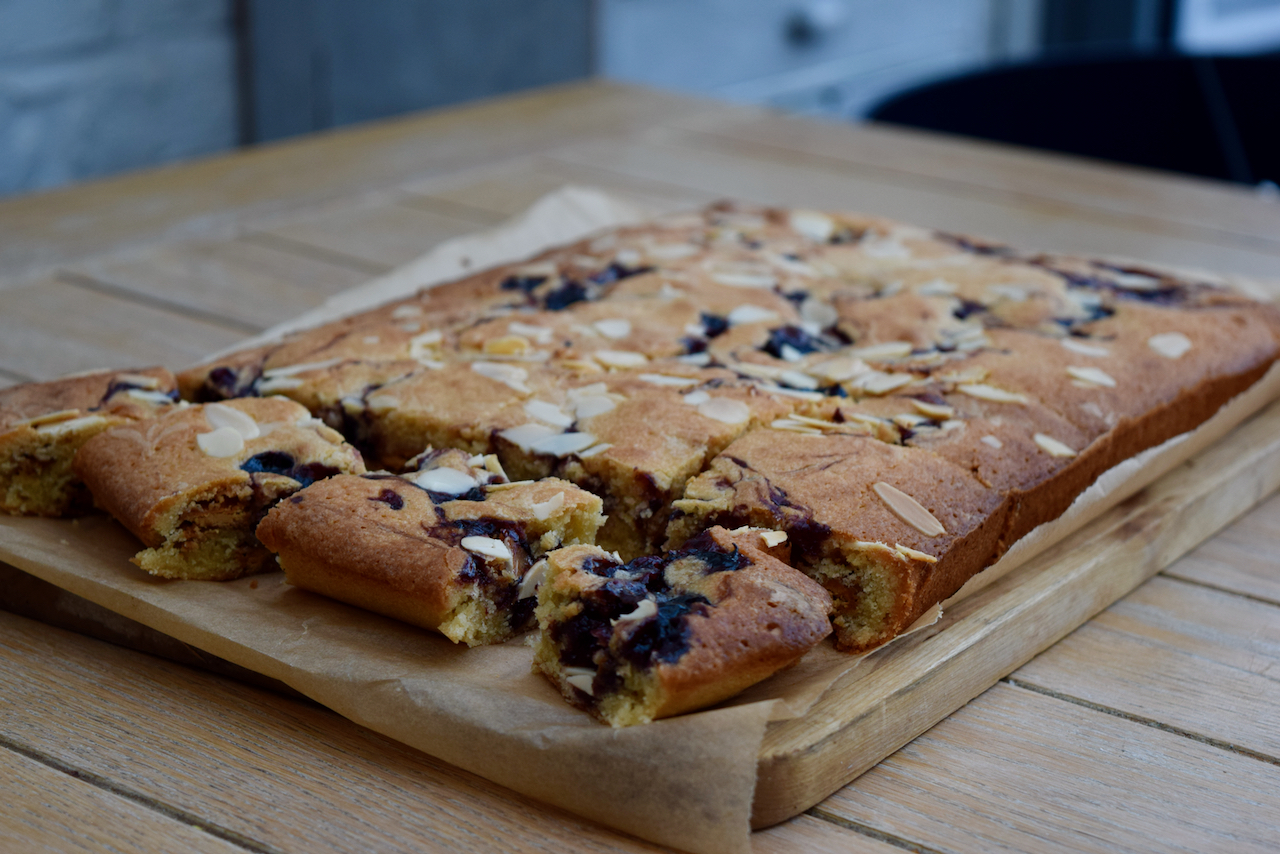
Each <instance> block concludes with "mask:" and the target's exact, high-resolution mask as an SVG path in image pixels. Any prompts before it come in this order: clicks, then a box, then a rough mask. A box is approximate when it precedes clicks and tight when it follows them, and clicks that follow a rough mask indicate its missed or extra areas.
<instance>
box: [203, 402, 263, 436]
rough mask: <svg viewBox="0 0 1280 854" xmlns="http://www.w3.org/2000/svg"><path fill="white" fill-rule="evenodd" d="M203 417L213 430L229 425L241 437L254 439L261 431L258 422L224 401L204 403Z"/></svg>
mask: <svg viewBox="0 0 1280 854" xmlns="http://www.w3.org/2000/svg"><path fill="white" fill-rule="evenodd" d="M204 418H205V420H206V421H208V422H209V426H210V427H212V428H213V429H214V430H218V429H220V428H223V427H229V428H231V429H232V430H235V431H236V432H237V433H239V434H240V436H241V438H243V439H256V438H258V436H259V435H260V434H261V433H262V431H261V430H260V429H259V428H258V422H256V421H254V420H253V419H252V418H250V417H249V416H248V415H246V414H245V413H243V412H241V411H240V410H239V409H236V408H235V407H234V406H227V405H226V404H225V403H206V404H205V406H204Z"/></svg>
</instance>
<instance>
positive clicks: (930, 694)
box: [752, 402, 1280, 828]
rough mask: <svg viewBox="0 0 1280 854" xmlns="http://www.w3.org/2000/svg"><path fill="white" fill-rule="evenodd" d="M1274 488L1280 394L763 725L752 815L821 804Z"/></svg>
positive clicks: (778, 814)
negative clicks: (806, 705)
mask: <svg viewBox="0 0 1280 854" xmlns="http://www.w3.org/2000/svg"><path fill="white" fill-rule="evenodd" d="M1277 487H1280V402H1274V403H1272V404H1271V405H1270V406H1268V407H1267V408H1265V409H1263V410H1262V411H1261V412H1259V413H1258V414H1256V415H1254V416H1253V417H1252V418H1250V419H1249V420H1248V421H1246V422H1244V423H1243V424H1241V425H1240V426H1239V427H1238V428H1236V429H1235V430H1234V431H1232V432H1231V433H1230V434H1229V435H1228V436H1227V437H1226V438H1225V439H1223V440H1222V441H1220V442H1218V443H1217V444H1215V445H1213V446H1212V447H1210V448H1209V449H1208V450H1205V451H1203V452H1201V453H1200V454H1198V455H1196V456H1194V457H1192V458H1191V459H1190V460H1188V461H1186V462H1184V463H1182V464H1180V465H1179V466H1178V467H1177V468H1175V469H1174V470H1173V471H1171V472H1169V473H1168V474H1166V475H1165V476H1164V477H1162V478H1160V479H1159V480H1157V481H1156V482H1155V483H1153V484H1152V485H1150V486H1148V487H1147V488H1145V489H1143V490H1141V491H1140V492H1138V493H1137V494H1136V495H1134V496H1132V497H1131V498H1129V499H1128V500H1126V501H1124V502H1123V503H1121V504H1120V505H1119V506H1117V507H1115V508H1114V509H1112V510H1110V511H1109V512H1107V513H1105V514H1103V515H1102V516H1101V517H1099V518H1098V519H1096V520H1094V521H1093V522H1091V523H1090V524H1088V525H1086V526H1085V527H1083V528H1081V529H1080V530H1079V531H1077V532H1076V533H1075V534H1073V535H1071V536H1070V537H1068V538H1067V539H1066V540H1064V541H1063V542H1060V543H1059V544H1058V545H1056V546H1054V547H1052V548H1050V549H1049V550H1048V551H1046V552H1044V553H1042V554H1040V555H1039V556H1037V557H1036V558H1033V559H1032V560H1031V561H1029V562H1028V563H1026V564H1024V565H1022V566H1021V567H1019V568H1018V569H1016V570H1014V571H1013V572H1011V573H1009V574H1008V575H1006V576H1005V577H1003V578H1001V579H1000V580H999V581H996V582H994V583H993V584H991V585H990V586H988V587H986V588H984V589H982V590H981V591H979V592H978V593H976V594H975V595H973V596H972V597H970V598H967V599H965V600H964V601H962V602H960V603H959V604H958V605H957V606H956V607H955V608H954V609H952V610H951V611H949V612H948V613H945V614H944V615H943V617H942V619H941V620H939V621H938V622H937V623H935V624H934V625H932V626H930V627H928V628H927V629H924V630H921V631H919V632H916V633H915V634H913V635H911V636H909V637H906V638H902V639H900V640H899V641H898V642H895V643H894V644H893V645H891V646H889V647H886V648H884V649H882V650H880V651H878V652H876V653H873V654H872V655H870V656H869V657H868V658H867V659H866V660H865V662H864V664H865V665H866V666H862V667H859V668H857V669H856V670H854V671H853V672H851V673H850V674H848V675H847V677H845V678H844V679H842V680H840V681H839V682H837V683H836V684H835V685H834V686H833V687H832V688H831V689H829V690H828V691H827V692H826V693H825V694H824V695H823V696H822V698H821V699H820V700H819V701H818V702H817V703H816V704H815V705H814V706H813V707H812V708H811V709H810V710H809V711H808V713H806V714H805V715H804V716H803V717H800V718H796V719H794V720H788V721H780V722H776V723H772V724H770V725H769V729H768V731H767V733H766V735H765V739H764V743H763V745H762V747H761V750H760V759H759V766H758V768H759V776H758V778H757V781H756V793H755V803H754V808H753V814H752V826H753V827H756V828H761V827H767V826H769V825H771V824H776V823H777V822H779V821H783V820H784V819H787V818H789V817H791V816H793V815H796V814H798V813H800V812H803V811H804V810H806V809H808V808H809V807H810V806H813V805H814V804H816V803H818V802H819V801H821V800H822V799H824V798H825V797H826V796H828V795H830V794H831V793H832V792H834V791H836V790H837V789H839V788H840V787H841V786H844V785H845V784H846V783H848V782H849V781H851V780H853V779H854V778H855V777H857V776H858V775H859V774H861V773H863V772H864V771H866V770H868V769H869V768H871V767H872V766H874V765H875V764H877V763H878V762H879V761H880V760H881V759H883V758H885V757H887V756H889V755H890V754H891V753H893V752H894V751H895V750H897V749H898V748H899V747H902V746H903V745H905V744H906V743H907V742H909V741H911V740H912V739H913V738H915V737H916V736H918V735H919V734H921V733H922V732H924V731H925V730H927V729H929V728H930V727H931V726H933V725H934V724H935V723H937V722H938V721H940V720H942V719H943V718H945V717H947V715H949V714H951V713H952V712H953V711H955V710H956V709H958V708H960V707H961V706H963V705H964V704H965V703H967V702H969V700H971V699H973V698H974V697H976V696H977V695H978V694H980V693H982V692H983V691H985V690H986V689H987V688H989V687H990V686H991V685H993V684H995V683H996V682H997V681H998V680H999V679H1001V678H1002V677H1004V676H1005V675H1007V674H1008V673H1010V672H1012V671H1013V670H1015V669H1016V668H1018V667H1019V666H1020V665H1022V664H1023V663H1025V662H1026V661H1028V660H1030V659H1031V658H1033V657H1034V656H1035V655H1036V654H1037V653H1039V652H1040V651H1042V650H1044V649H1046V648H1047V647H1049V646H1050V645H1052V644H1053V643H1054V642H1055V641H1057V640H1058V639H1059V638H1061V637H1063V636H1065V635H1067V634H1068V633H1070V632H1071V631H1072V630H1074V629H1075V628H1076V627H1077V626H1079V625H1081V624H1083V623H1084V622H1086V621H1087V620H1089V619H1090V618H1091V617H1092V616H1093V615H1094V614H1096V613H1098V612H1099V611H1101V610H1102V609H1104V608H1106V607H1107V606H1108V605H1110V604H1111V603H1113V602H1115V601H1116V600H1117V599H1120V598H1121V597H1123V596H1124V595H1125V594H1127V593H1128V592H1129V591H1131V590H1133V589H1134V588H1135V587H1137V586H1138V585H1139V584H1141V583H1142V582H1143V581H1145V580H1146V579H1148V578H1150V577H1151V576H1152V575H1154V574H1156V573H1157V572H1159V571H1160V570H1161V569H1163V568H1164V567H1166V566H1168V565H1169V564H1170V563H1172V562H1173V561H1175V560H1177V559H1178V558H1179V557H1181V556H1182V555H1183V554H1185V553H1186V552H1188V551H1190V550H1191V549H1192V548H1194V547H1195V546H1196V545H1198V544H1199V543H1200V542H1202V541H1203V540H1205V539H1207V538H1209V537H1210V536H1212V535H1213V534H1214V533H1216V532H1217V531H1218V530H1220V529H1222V528H1223V527H1225V526H1226V525H1227V524H1229V523H1230V522H1232V521H1233V520H1234V519H1236V518H1238V517H1239V516H1241V515H1242V514H1244V513H1245V512H1246V511H1247V510H1249V508H1251V507H1252V506H1253V505H1254V504H1256V503H1258V502H1259V501H1261V500H1262V499H1263V498H1264V497H1266V496H1267V495H1268V494H1269V493H1271V492H1272V491H1273V490H1275V489H1276V488H1277Z"/></svg>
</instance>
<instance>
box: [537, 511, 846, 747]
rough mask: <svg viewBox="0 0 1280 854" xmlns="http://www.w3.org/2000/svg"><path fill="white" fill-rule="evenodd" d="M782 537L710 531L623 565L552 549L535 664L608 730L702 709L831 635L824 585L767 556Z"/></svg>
mask: <svg viewBox="0 0 1280 854" xmlns="http://www.w3.org/2000/svg"><path fill="white" fill-rule="evenodd" d="M784 540H785V535H783V534H780V533H778V532H776V531H758V530H749V529H741V530H738V531H732V532H731V531H727V530H725V529H724V528H712V529H710V530H708V531H706V532H704V533H702V534H700V535H698V536H697V537H695V538H694V539H692V540H690V541H689V542H688V543H686V544H685V547H684V548H682V549H679V550H676V551H671V552H667V553H665V554H663V555H660V556H659V555H650V556H645V557H641V558H637V559H636V560H634V561H632V562H630V563H623V562H622V561H620V560H619V559H618V558H617V556H615V555H612V554H610V553H608V552H606V551H604V550H603V549H601V548H599V547H596V546H576V547H572V548H566V549H560V550H558V551H555V552H552V553H551V554H550V555H549V556H548V558H547V570H546V575H547V577H546V580H545V581H543V583H542V586H541V587H540V588H539V590H538V623H539V628H540V629H541V633H540V635H539V637H538V644H537V647H536V648H535V652H534V668H535V670H538V671H540V672H542V673H543V674H544V675H546V677H547V678H548V679H550V680H551V682H552V683H553V684H554V685H556V687H557V688H559V689H560V692H561V693H562V694H563V695H564V697H565V699H566V700H568V701H569V702H570V703H572V704H573V705H575V706H578V707H579V708H583V709H586V710H587V711H589V712H590V713H591V714H593V715H594V716H595V717H597V718H599V719H600V720H602V721H604V722H606V723H609V724H611V725H613V726H630V725H633V724H638V723H647V722H649V721H651V720H654V719H656V718H664V717H670V716H671V715H677V714H680V713H682V712H687V711H691V710H693V709H698V708H702V707H704V706H709V705H712V704H714V703H717V702H719V701H721V700H724V699H726V698H728V697H731V696H733V695H734V694H736V693H738V692H739V691H742V690H743V689H744V688H747V687H749V686H751V685H754V684H755V683H756V682H759V681H760V680H762V679H765V678H766V677H768V676H770V675H772V674H774V673H776V672H777V671H778V670H781V669H782V668H784V667H788V666H790V665H792V664H794V663H795V662H796V661H798V660H799V659H800V657H801V656H802V655H804V654H805V653H806V652H808V651H809V650H810V649H812V648H813V647H814V646H815V645H816V644H817V643H818V642H819V641H821V640H822V639H823V638H824V637H826V636H827V635H828V634H829V633H830V631H831V625H830V623H829V622H828V620H827V613H828V611H829V609H830V606H831V600H830V599H829V598H828V597H827V595H826V593H825V592H824V591H823V589H822V587H821V586H819V585H818V584H816V583H814V582H813V581H812V580H810V579H809V578H807V577H806V576H804V575H803V574H802V573H800V572H797V571H796V570H794V569H792V568H791V567H789V566H787V565H786V564H784V563H783V562H782V561H780V560H778V559H777V558H775V557H773V556H771V555H770V554H769V553H768V551H767V549H768V548H770V547H772V546H776V545H779V544H780V543H781V541H784Z"/></svg>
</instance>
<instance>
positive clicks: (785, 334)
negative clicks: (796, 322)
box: [760, 326, 831, 359]
mask: <svg viewBox="0 0 1280 854" xmlns="http://www.w3.org/2000/svg"><path fill="white" fill-rule="evenodd" d="M783 347H791V348H792V349H794V350H795V351H796V352H798V353H817V352H818V351H820V350H829V349H831V345H830V344H829V343H828V342H826V341H823V340H822V339H821V338H818V337H817V336H814V335H810V334H809V333H808V332H806V331H804V330H803V329H801V328H800V327H799V326H779V327H778V328H777V329H771V330H769V341H768V342H767V343H766V344H765V345H764V346H763V347H761V348H760V349H761V350H764V352H766V353H768V354H769V355H770V356H773V357H774V358H775V359H781V358H783V355H782V352H783Z"/></svg>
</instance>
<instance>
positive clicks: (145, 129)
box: [0, 0, 238, 195]
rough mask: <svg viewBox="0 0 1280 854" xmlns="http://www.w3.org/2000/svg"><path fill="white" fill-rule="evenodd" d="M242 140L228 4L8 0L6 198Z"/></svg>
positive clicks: (4, 15)
mask: <svg viewBox="0 0 1280 854" xmlns="http://www.w3.org/2000/svg"><path fill="white" fill-rule="evenodd" d="M237 141H238V120H237V97H236V82H235V37H234V33H233V31H232V25H231V6H230V0H0V195H9V194H13V193H20V192H27V191H32V190H39V189H45V188H49V187H54V186H57V185H59V184H63V183H67V182H70V181H77V180H83V179H85V178H91V177H94V176H97V175H105V174H108V173H111V172H117V171H120V170H123V169H130V168H136V167H140V166H146V165H153V164H157V163H163V162H166V161H171V160H178V159H182V158H187V157H193V156H195V155H199V154H205V153H208V152H212V151H217V150H220V149H224V148H229V147H231V146H234V145H235V144H236V143H237Z"/></svg>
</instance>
